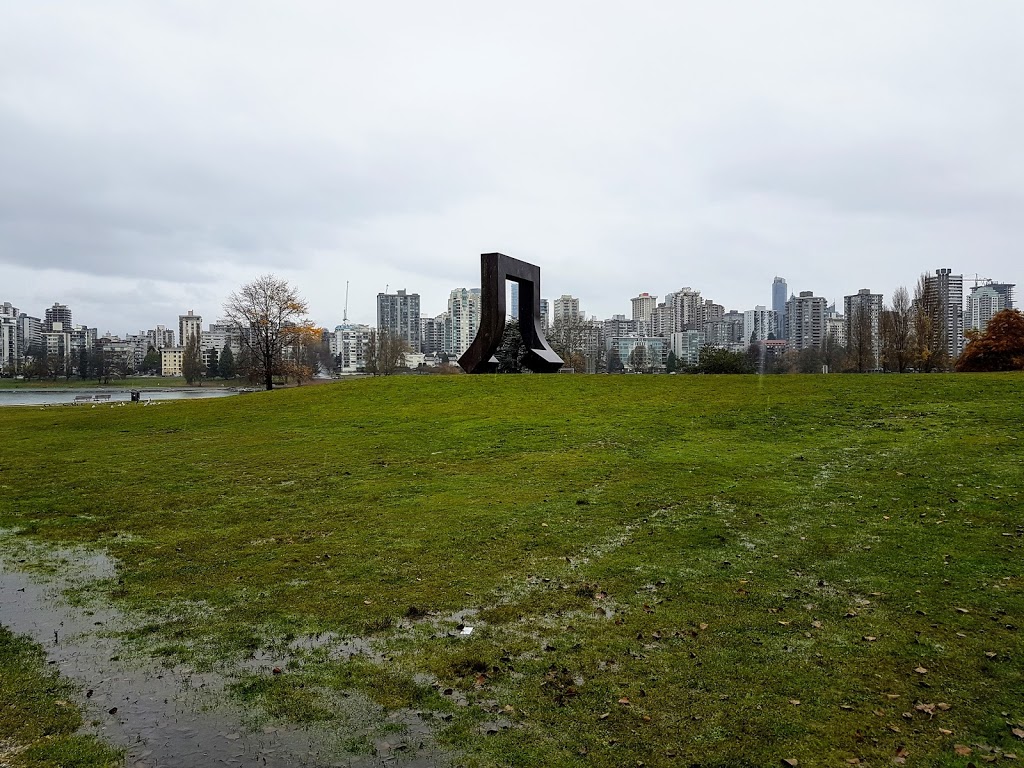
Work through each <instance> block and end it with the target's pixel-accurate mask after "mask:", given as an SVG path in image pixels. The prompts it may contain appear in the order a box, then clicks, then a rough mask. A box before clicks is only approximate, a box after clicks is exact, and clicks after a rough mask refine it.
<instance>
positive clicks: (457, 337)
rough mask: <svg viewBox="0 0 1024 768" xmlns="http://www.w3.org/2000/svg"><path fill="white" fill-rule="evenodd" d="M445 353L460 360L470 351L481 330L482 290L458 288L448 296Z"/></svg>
mask: <svg viewBox="0 0 1024 768" xmlns="http://www.w3.org/2000/svg"><path fill="white" fill-rule="evenodd" d="M448 319H449V322H448V323H447V324H446V326H445V340H444V342H445V343H444V351H445V352H447V353H448V355H449V357H452V358H459V357H462V355H463V354H465V352H466V350H467V349H469V345H470V344H472V343H473V339H475V338H476V333H477V331H478V330H479V328H480V289H479V288H473V289H466V288H456V289H455V290H453V291H452V292H451V294H449V296H448Z"/></svg>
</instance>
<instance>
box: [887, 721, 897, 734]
mask: <svg viewBox="0 0 1024 768" xmlns="http://www.w3.org/2000/svg"><path fill="white" fill-rule="evenodd" d="M889 730H890V731H892V732H893V733H899V732H900V727H899V726H898V725H896V724H895V723H889Z"/></svg>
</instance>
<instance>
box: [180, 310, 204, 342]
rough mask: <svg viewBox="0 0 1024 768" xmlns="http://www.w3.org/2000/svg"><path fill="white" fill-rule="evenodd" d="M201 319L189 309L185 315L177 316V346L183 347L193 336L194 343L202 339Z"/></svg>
mask: <svg viewBox="0 0 1024 768" xmlns="http://www.w3.org/2000/svg"><path fill="white" fill-rule="evenodd" d="M202 333H203V318H202V316H201V315H197V314H195V313H194V312H193V311H192V310H191V309H190V310H189V311H188V314H187V315H178V345H179V346H181V347H185V346H187V345H188V340H189V339H190V338H191V337H193V336H195V337H196V341H198V340H199V339H200V338H201V337H202Z"/></svg>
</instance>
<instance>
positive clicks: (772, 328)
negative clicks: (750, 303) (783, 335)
mask: <svg viewBox="0 0 1024 768" xmlns="http://www.w3.org/2000/svg"><path fill="white" fill-rule="evenodd" d="M769 336H771V337H772V338H773V339H777V338H779V326H778V317H777V315H776V314H775V310H774V309H768V308H767V307H765V306H764V305H762V304H758V305H757V306H756V307H754V308H753V309H748V310H747V311H746V312H744V313H743V341H744V343H748V344H749V343H751V342H754V341H767V340H768V337H769Z"/></svg>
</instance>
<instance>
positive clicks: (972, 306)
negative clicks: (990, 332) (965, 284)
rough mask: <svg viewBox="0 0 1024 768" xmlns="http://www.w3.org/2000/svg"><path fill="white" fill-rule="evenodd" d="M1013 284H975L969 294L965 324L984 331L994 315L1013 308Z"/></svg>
mask: <svg viewBox="0 0 1024 768" xmlns="http://www.w3.org/2000/svg"><path fill="white" fill-rule="evenodd" d="M1013 288H1014V286H1013V285H1009V284H1007V283H992V282H988V283H986V284H984V285H975V286H974V287H973V288H971V292H970V293H969V294H967V313H966V314H965V315H964V326H965V327H967V328H973V329H974V330H978V331H984V330H985V327H986V326H987V325H988V321H989V320H991V319H992V315H994V314H995V313H996V312H1001V311H1002V310H1004V309H1013Z"/></svg>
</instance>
